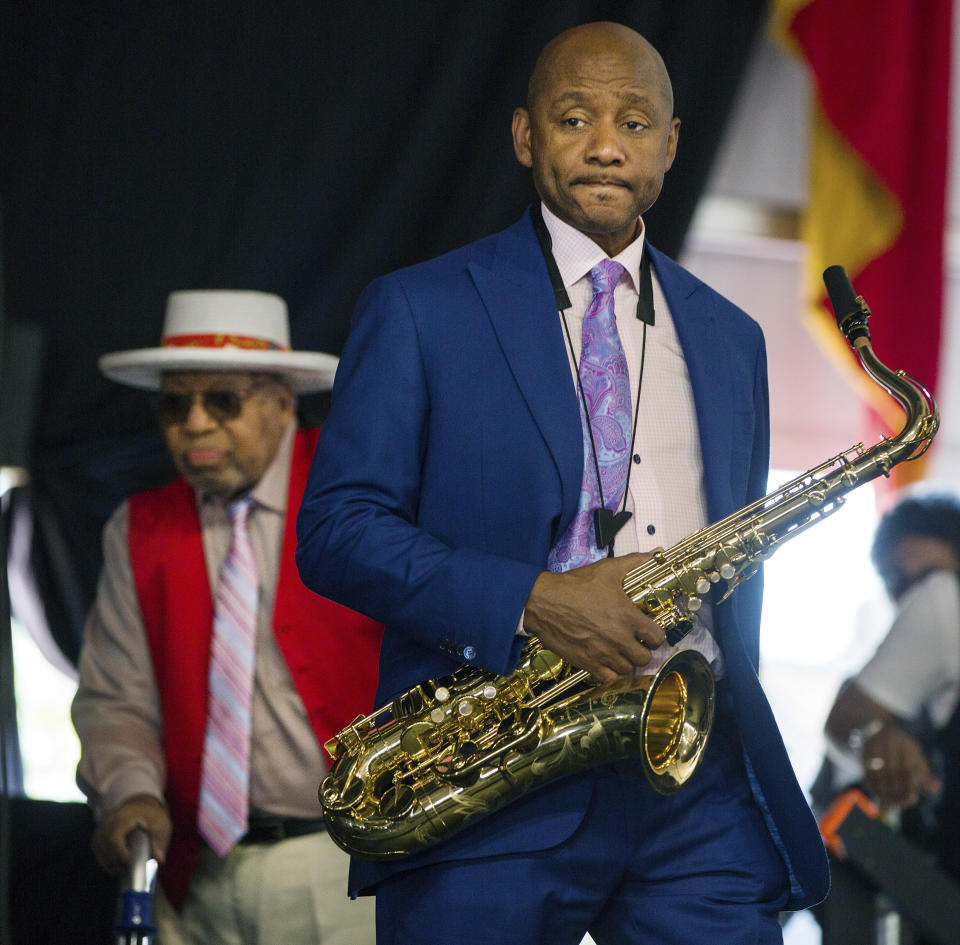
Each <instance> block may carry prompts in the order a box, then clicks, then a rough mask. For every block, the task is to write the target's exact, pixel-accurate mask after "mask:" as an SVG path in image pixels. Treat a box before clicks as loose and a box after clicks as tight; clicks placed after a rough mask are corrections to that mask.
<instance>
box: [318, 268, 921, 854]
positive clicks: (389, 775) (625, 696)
mask: <svg viewBox="0 0 960 945" xmlns="http://www.w3.org/2000/svg"><path fill="white" fill-rule="evenodd" d="M823 278H824V283H825V284H826V287H827V292H828V294H829V297H830V301H831V304H832V306H833V310H834V314H835V316H836V320H837V325H838V327H839V329H840V331H841V332H842V333H843V335H844V336H845V338H846V339H847V341H848V343H849V344H850V345H851V347H852V348H853V351H854V353H855V354H856V355H857V357H858V359H859V361H860V364H861V366H862V367H863V369H864V370H865V371H866V373H867V374H868V375H869V376H870V377H871V378H872V379H873V380H874V381H875V382H876V383H877V384H879V385H880V386H881V387H882V388H883V389H884V390H886V391H887V393H888V394H890V396H891V397H893V398H894V400H896V401H897V403H899V404H900V406H901V407H902V408H903V410H904V413H905V415H906V418H905V422H904V425H903V428H902V429H901V430H900V432H899V433H898V434H897V435H896V436H894V437H892V438H887V437H884V438H882V439H881V440H880V442H879V443H877V444H876V445H875V446H873V447H872V448H869V449H866V448H864V446H863V444H862V443H861V444H857V445H856V446H854V447H851V448H850V449H849V450H847V451H845V452H843V453H841V454H839V455H838V456H835V457H833V458H832V459H829V460H827V461H826V462H824V463H821V464H820V465H819V466H816V467H815V468H813V469H811V470H809V471H808V472H806V473H804V474H803V475H801V476H799V477H798V478H796V479H794V480H793V481H791V482H788V483H787V484H786V485H784V486H781V487H780V488H779V489H777V490H776V491H774V492H772V493H770V494H769V495H766V496H764V497H763V498H761V499H759V500H757V501H755V502H753V503H751V504H750V505H748V506H747V507H745V508H743V509H741V510H740V511H738V512H736V513H734V514H733V515H730V516H728V517H727V518H724V519H722V520H720V521H718V522H716V523H714V524H712V525H708V526H706V527H705V528H702V529H700V530H699V531H697V532H694V533H693V534H692V535H689V536H688V537H687V538H685V539H683V540H682V541H681V542H680V543H679V544H677V545H675V546H673V547H672V548H670V549H668V550H667V551H662V552H657V553H656V554H654V555H653V556H652V557H651V558H650V559H648V560H647V561H645V562H644V563H643V564H641V565H640V566H639V567H638V568H636V569H634V570H632V571H630V572H629V573H628V574H627V575H626V577H625V578H624V582H623V589H624V592H625V593H626V594H627V596H628V597H629V598H630V599H631V601H632V602H633V603H634V604H635V605H636V606H637V607H638V608H640V610H642V611H643V612H644V613H646V614H647V615H648V616H650V617H651V618H653V619H654V620H656V621H657V623H659V624H660V626H661V627H662V628H663V630H664V632H665V634H666V637H667V641H668V642H669V643H670V644H671V645H675V644H676V643H677V642H679V640H680V639H681V638H682V637H683V635H684V634H685V633H686V632H687V631H688V630H689V629H690V628H691V626H692V625H693V620H694V615H695V613H696V611H697V610H698V609H699V607H700V606H701V603H702V600H703V599H704V598H705V597H707V596H708V595H709V596H710V597H711V599H712V600H715V601H716V602H717V603H719V602H721V601H723V600H725V599H726V598H727V597H728V596H729V595H730V593H732V591H733V590H734V589H735V588H736V586H737V585H738V584H740V583H742V582H743V581H746V580H748V579H749V578H750V577H752V576H753V575H754V574H756V573H757V571H758V570H759V568H760V565H761V563H762V562H763V561H764V560H766V559H767V558H769V557H770V556H771V555H772V554H773V553H774V552H775V551H776V550H777V548H778V547H779V546H780V545H782V544H783V543H784V542H785V541H788V540H790V539H791V538H794V537H795V536H797V535H798V534H800V533H802V532H803V531H805V530H806V529H808V528H810V527H812V526H813V525H815V524H816V523H817V522H820V521H822V520H823V519H824V518H825V517H826V516H828V515H830V514H832V513H833V512H834V511H836V510H837V509H839V508H840V507H841V506H842V505H843V503H844V497H845V495H846V494H847V493H849V492H850V491H852V490H853V489H855V488H857V487H858V486H861V485H863V484H865V483H867V482H870V481H871V480H873V479H875V478H877V477H879V476H887V475H889V473H890V470H891V469H892V468H893V467H894V466H895V465H897V464H898V463H900V462H903V461H904V460H910V459H914V458H916V457H919V456H920V455H922V454H923V453H924V452H926V450H927V448H928V447H929V445H930V443H931V441H932V439H933V437H934V435H935V433H936V431H937V427H938V425H939V415H938V411H937V406H936V403H935V402H934V400H933V398H932V397H931V395H930V394H929V393H928V391H927V390H926V389H925V388H924V387H923V385H922V384H920V383H919V382H918V381H916V380H915V379H914V378H912V377H910V376H909V375H908V374H906V373H905V372H903V371H892V370H890V369H889V368H887V367H886V366H885V365H884V364H882V363H881V362H880V361H879V359H878V358H877V357H876V355H875V354H874V351H873V348H872V346H871V344H870V332H869V330H868V327H867V321H868V319H869V317H870V310H869V309H868V308H867V305H866V303H865V302H864V300H863V298H862V297H860V296H857V295H855V294H854V291H853V287H852V286H851V284H850V280H849V279H848V278H847V275H846V273H845V272H844V270H843V269H842V267H840V266H831V267H830V268H829V269H827V270H826V271H825V272H824V274H823ZM714 699H715V693H714V683H713V676H712V674H711V672H710V668H709V666H708V664H707V662H706V660H705V659H704V658H703V657H702V656H700V654H699V653H697V652H695V651H692V650H679V651H677V652H675V653H674V654H673V655H672V656H671V657H670V658H669V659H668V660H667V661H666V663H664V665H663V666H662V667H661V668H660V670H659V671H658V672H657V673H656V674H654V675H650V676H641V677H639V678H627V679H625V680H623V681H622V682H620V683H617V684H614V685H613V686H599V685H598V684H596V682H595V681H594V680H593V679H592V678H591V677H590V676H589V675H588V674H587V673H585V672H584V671H582V670H577V669H576V668H575V667H573V666H571V665H570V664H569V663H568V662H566V661H565V660H563V659H562V658H560V657H559V656H557V655H556V654H554V653H551V652H549V651H548V650H545V649H543V647H542V646H541V645H540V643H539V641H538V640H537V639H536V638H531V639H530V640H529V641H528V642H527V643H526V644H525V646H524V648H523V651H522V654H521V657H520V661H519V664H518V666H517V668H516V670H514V672H513V673H511V674H510V675H508V676H496V675H493V674H491V673H487V672H484V671H482V670H478V669H476V668H474V667H471V666H462V667H461V668H459V669H457V670H456V671H455V672H454V673H452V674H451V675H449V676H446V677H443V678H439V679H431V680H427V681H426V682H423V683H421V684H419V685H417V686H415V687H413V688H412V689H410V690H408V691H406V692H404V693H402V694H401V695H400V696H398V697H397V698H396V699H394V700H393V701H392V702H391V703H390V704H388V705H386V706H384V707H383V708H381V709H379V710H378V711H376V712H374V713H373V714H371V715H368V716H366V717H361V718H358V719H357V720H356V721H355V722H353V723H352V724H351V725H349V726H348V727H347V728H345V729H344V730H343V731H341V732H339V733H338V734H337V735H336V736H335V737H334V738H332V739H331V740H330V741H329V742H327V745H326V748H327V751H328V752H329V753H330V756H331V758H332V767H331V770H330V773H329V774H328V775H327V777H326V778H324V780H323V782H322V783H321V785H320V789H319V792H318V795H319V799H320V803H321V805H322V807H323V816H324V820H325V822H326V825H327V829H328V830H329V832H330V836H331V837H332V838H333V839H334V841H335V842H336V843H337V844H338V845H339V846H341V847H342V848H343V849H344V850H346V851H347V852H348V853H352V854H355V855H357V856H360V857H364V858H367V859H389V858H392V857H396V856H403V855H406V854H410V853H414V852H416V851H418V850H421V849H424V848H426V847H429V846H431V845H433V844H435V843H437V842H439V841H441V840H444V839H446V838H447V837H449V836H451V835H452V834H453V833H455V832H457V831H459V830H461V829H462V828H463V827H466V826H467V825H468V824H471V823H474V822H476V821H477V820H479V819H480V818H483V817H486V816H488V815H489V814H492V813H493V812H494V811H496V810H498V809H500V808H502V807H503V806H504V805H505V804H508V803H510V802H511V801H513V800H515V799H516V798H518V797H520V796H521V795H523V794H526V793H527V792H529V791H531V790H535V789H536V788H538V787H540V786H542V785H545V784H547V783H549V782H550V781H553V780H555V779H557V778H560V777H565V776H567V775H569V774H572V773H574V772H577V771H581V770H584V769H586V768H589V767H593V766H595V765H599V764H604V763H608V762H611V761H616V760H619V759H622V758H627V757H638V758H639V759H640V760H641V763H642V765H643V768H644V771H645V773H646V775H647V778H648V780H649V781H650V783H651V784H652V785H653V787H654V788H655V789H656V790H657V791H659V792H660V793H663V794H669V793H672V792H674V791H677V790H679V789H680V788H681V787H682V786H683V785H684V784H685V783H686V782H687V781H688V780H689V778H690V777H691V776H692V775H693V774H694V772H695V771H696V769H697V767H698V765H699V763H700V760H701V758H702V756H703V753H704V751H705V749H706V745H707V741H708V738H709V735H710V730H711V727H712V724H713V715H714Z"/></svg>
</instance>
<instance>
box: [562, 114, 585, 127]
mask: <svg viewBox="0 0 960 945" xmlns="http://www.w3.org/2000/svg"><path fill="white" fill-rule="evenodd" d="M563 123H564V124H565V125H566V126H567V127H568V128H579V127H580V126H581V125H582V124H583V119H582V118H574V117H573V116H571V117H570V118H564V119H563Z"/></svg>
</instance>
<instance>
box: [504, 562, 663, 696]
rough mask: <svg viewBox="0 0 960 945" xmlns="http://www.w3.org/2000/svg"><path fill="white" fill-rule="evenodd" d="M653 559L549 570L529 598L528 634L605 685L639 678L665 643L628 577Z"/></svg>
mask: <svg viewBox="0 0 960 945" xmlns="http://www.w3.org/2000/svg"><path fill="white" fill-rule="evenodd" d="M650 557H651V556H650V555H649V554H643V553H637V554H629V555H623V556H622V557H620V558H604V559H603V560H601V561H597V562H594V563H593V564H588V565H585V566H584V567H582V568H574V569H572V570H570V571H563V572H561V573H554V572H551V571H544V572H543V573H542V574H541V575H540V577H538V578H537V580H536V581H535V582H534V585H533V588H532V590H531V591H530V596H529V598H527V605H526V608H525V609H524V615H523V629H524V630H525V631H526V632H527V633H531V634H533V635H534V636H536V637H538V638H539V639H540V642H541V643H542V644H543V646H544V648H545V649H548V650H550V651H551V652H553V653H556V654H557V655H558V656H561V657H563V658H564V659H565V660H567V661H568V662H569V663H570V664H571V665H573V666H576V667H577V668H578V669H584V670H586V671H587V672H588V673H590V675H591V676H593V677H594V678H595V679H596V680H597V681H598V682H600V683H612V682H614V681H615V680H616V679H618V678H620V677H622V676H630V675H633V674H634V673H635V672H636V670H638V669H640V668H641V667H643V666H645V665H646V664H647V663H649V662H650V651H651V650H655V649H656V648H657V647H658V646H660V645H661V644H662V643H663V642H664V640H665V636H664V633H663V630H662V629H661V627H660V625H659V624H657V623H656V622H655V621H654V620H652V619H651V618H650V617H648V616H647V615H646V614H644V613H643V611H641V610H640V609H639V608H638V607H636V606H635V605H634V603H633V602H632V601H631V600H630V598H629V597H627V595H626V593H625V592H624V590H623V579H624V577H625V576H626V574H627V572H628V571H632V570H634V568H638V567H639V566H640V565H641V564H642V563H643V562H644V561H647V560H648V559H649V558H650Z"/></svg>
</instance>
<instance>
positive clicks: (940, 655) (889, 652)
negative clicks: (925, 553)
mask: <svg viewBox="0 0 960 945" xmlns="http://www.w3.org/2000/svg"><path fill="white" fill-rule="evenodd" d="M855 681H856V683H857V686H859V687H860V688H861V689H862V690H863V691H864V692H865V693H866V694H867V695H868V696H869V697H870V698H871V699H873V700H874V701H875V702H878V703H880V705H882V706H884V708H886V709H888V710H889V711H890V712H892V713H893V714H894V715H896V716H899V717H900V718H902V719H906V720H909V721H919V720H920V718H921V717H922V715H923V714H924V713H925V712H926V713H929V716H930V721H931V722H932V723H933V724H934V725H935V726H936V727H937V728H943V726H944V725H946V724H947V722H949V721H950V717H951V716H952V715H953V712H954V710H955V709H956V707H957V700H958V698H960V580H958V578H957V575H956V574H953V573H952V572H950V571H934V572H933V573H931V574H928V575H927V576H926V577H925V578H923V580H921V581H918V582H917V583H916V584H914V585H913V587H911V588H910V589H909V590H908V591H907V593H906V594H904V596H903V599H902V600H901V602H900V604H899V607H898V609H897V614H896V617H894V620H893V623H892V624H891V625H890V629H889V631H887V635H886V636H885V637H884V638H883V641H882V642H881V643H880V645H879V646H878V647H877V650H876V652H875V653H874V655H873V656H872V657H871V658H870V660H869V661H868V662H867V664H866V665H865V666H864V667H863V669H861V670H860V672H859V673H858V674H857V676H856V680H855Z"/></svg>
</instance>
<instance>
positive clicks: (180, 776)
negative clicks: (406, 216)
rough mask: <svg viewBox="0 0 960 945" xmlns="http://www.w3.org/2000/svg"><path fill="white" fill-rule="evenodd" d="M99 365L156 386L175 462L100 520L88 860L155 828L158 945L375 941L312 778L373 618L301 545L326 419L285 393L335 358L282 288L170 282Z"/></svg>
mask: <svg viewBox="0 0 960 945" xmlns="http://www.w3.org/2000/svg"><path fill="white" fill-rule="evenodd" d="M99 364H100V368H101V370H102V371H103V373H104V374H106V375H107V377H110V378H112V379H113V380H116V381H119V382H120V383H124V384H130V385H133V386H135V387H140V388H144V389H146V390H150V391H154V392H155V395H154V396H155V408H156V415H157V419H158V421H159V423H160V425H161V428H162V430H163V434H164V437H165V439H166V443H167V447H168V448H169V450H170V453H171V455H172V457H173V460H174V463H175V464H176V467H177V469H178V470H179V472H180V477H179V478H178V479H176V480H175V481H174V482H172V483H170V484H169V485H167V486H163V487H161V488H159V489H154V490H150V491H148V492H144V493H140V494H137V495H134V496H131V497H129V498H128V499H127V500H126V501H125V502H124V503H123V504H122V505H121V506H120V507H119V508H118V509H117V510H116V512H115V513H114V514H113V516H112V517H111V518H110V520H109V522H108V523H107V525H106V528H105V530H104V544H103V550H104V565H103V571H102V574H101V577H100V584H99V587H98V590H97V598H96V601H95V603H94V606H93V608H92V611H91V613H90V615H89V618H88V621H87V626H86V631H85V636H84V645H83V650H82V653H81V658H80V685H79V689H78V692H77V695H76V698H75V700H74V704H73V720H74V724H75V726H76V729H77V732H78V734H79V736H80V743H81V758H80V764H79V767H78V770H77V781H78V783H79V784H80V786H81V788H82V789H83V791H84V792H85V793H86V795H87V797H88V798H89V800H90V803H91V804H92V806H93V808H94V811H95V813H96V814H97V816H98V818H99V824H98V827H97V831H96V833H95V835H94V850H95V852H96V853H97V856H98V859H99V860H100V862H101V863H102V864H103V865H104V867H105V868H107V869H108V870H111V871H117V870H119V869H120V868H121V866H122V865H123V864H124V863H126V862H127V861H128V860H129V851H128V847H127V839H128V836H129V834H130V831H131V830H132V829H134V828H135V827H143V828H144V829H146V830H147V831H148V832H149V834H150V835H151V838H152V844H153V853H154V855H155V856H156V857H157V859H158V860H159V861H160V863H161V868H160V887H161V889H160V892H159V893H158V896H157V901H156V906H157V909H156V913H157V916H156V918H157V926H158V938H159V941H160V942H161V943H162V945H188V943H190V945H194V943H195V945H201V943H202V945H216V943H223V945H239V943H248V942H249V943H252V942H270V943H273V942H277V943H279V942H283V943H284V945H297V943H301V942H302V943H304V945H306V943H310V945H317V943H322V945H330V943H344V945H362V943H365V942H371V943H372V942H373V941H374V929H373V925H374V923H373V914H372V909H371V906H370V905H369V904H368V903H367V902H359V901H358V902H351V901H350V900H348V899H347V897H346V875H347V857H346V855H345V854H343V853H342V852H341V851H340V850H339V849H337V848H336V846H335V845H334V844H333V842H332V841H331V840H330V838H329V837H328V836H327V835H326V833H325V832H324V829H323V820H322V817H321V812H320V810H319V805H318V802H317V797H316V791H317V786H318V785H319V783H320V780H321V779H322V777H323V775H324V773H325V771H326V763H325V759H324V755H323V753H322V745H323V743H324V742H325V741H326V740H327V739H328V738H329V737H330V736H331V735H332V734H334V733H335V732H337V731H338V730H339V729H340V728H341V727H342V726H343V725H345V724H346V723H347V722H349V721H350V720H351V719H352V718H354V717H355V716H356V715H357V714H359V713H361V712H366V711H369V710H370V708H371V707H372V699H373V692H374V688H375V685H376V663H377V652H378V647H379V642H380V626H379V624H376V623H374V622H373V621H371V620H368V619H367V618H365V617H363V616H361V615H359V614H357V613H355V612H353V611H350V610H348V609H346V608H344V607H341V606H339V605H337V604H334V603H333V602H331V601H328V600H326V599H324V598H322V597H319V596H317V595H315V594H313V593H311V592H310V591H308V590H307V589H306V588H305V587H304V586H303V584H302V583H301V582H300V581H299V578H298V576H297V571H296V567H295V564H294V560H293V552H294V548H295V545H296V538H295V532H294V525H295V520H296V512H297V509H298V507H299V503H300V498H301V495H302V493H303V489H304V486H305V483H306V477H307V472H308V470H309V466H310V462H311V459H312V456H313V451H314V447H315V445H316V442H317V436H318V434H319V431H317V430H311V429H299V428H298V426H297V422H296V394H297V392H308V391H316V390H324V389H328V388H329V387H330V385H331V383H332V380H333V374H334V372H335V369H336V364H337V360H336V358H334V357H333V356H331V355H328V354H322V353H318V352H307V351H292V350H291V349H290V340H289V327H288V320H287V309H286V304H285V303H284V301H283V300H282V299H280V298H279V297H277V296H275V295H271V294H268V293H263V292H251V291H213V290H207V291H190V292H174V293H173V294H172V295H171V296H170V298H169V300H168V303H167V311H166V318H165V322H164V328H163V337H162V342H161V344H160V346H159V347H157V348H147V349H139V350H134V351H121V352H115V353H113V354H107V355H104V356H103V357H102V358H101V359H100V362H99Z"/></svg>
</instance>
